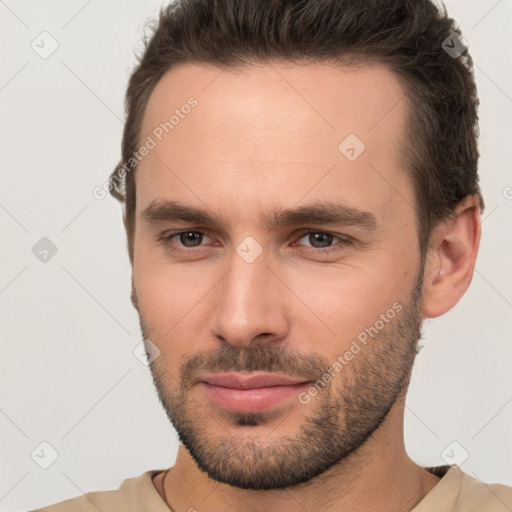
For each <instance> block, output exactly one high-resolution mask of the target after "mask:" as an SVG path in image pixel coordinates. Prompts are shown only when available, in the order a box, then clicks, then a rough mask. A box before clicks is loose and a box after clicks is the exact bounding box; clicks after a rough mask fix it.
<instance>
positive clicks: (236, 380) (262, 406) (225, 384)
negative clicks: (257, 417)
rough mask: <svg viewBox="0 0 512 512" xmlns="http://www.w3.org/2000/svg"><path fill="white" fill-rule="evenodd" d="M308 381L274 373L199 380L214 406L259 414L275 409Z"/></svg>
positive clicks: (294, 395) (212, 375)
mask: <svg viewBox="0 0 512 512" xmlns="http://www.w3.org/2000/svg"><path fill="white" fill-rule="evenodd" d="M310 382H311V381H304V380H303V379H294V378H291V377H287V376H284V375H278V374H275V373H265V374H263V373H260V374H242V373H217V374H211V375H205V376H203V377H201V379H200V384H201V386H202V388H203V389H204V391H205V393H206V395H207V396H208V397H209V398H210V400H211V401H212V402H213V403H215V404H216V405H218V406H220V407H223V408H224V409H229V410H231V411H238V412H259V411H264V410H267V409H270V408H272V407H275V406H276V405H278V404H280V403H281V402H283V401H284V400H287V399H288V400H289V399H290V398H292V397H296V396H297V394H298V393H299V392H300V391H301V390H302V389H303V388H305V387H306V386H308V385H309V384H310Z"/></svg>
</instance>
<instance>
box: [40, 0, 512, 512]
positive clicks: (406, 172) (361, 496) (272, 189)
mask: <svg viewBox="0 0 512 512" xmlns="http://www.w3.org/2000/svg"><path fill="white" fill-rule="evenodd" d="M126 105H127V120H126V126H125V132H124V138H123V146H122V154H123V158H122V160H121V162H120V164H119V165H118V166H117V168H116V169H115V171H114V172H113V174H112V176H111V179H110V187H109V188H111V191H112V194H113V195H114V196H115V197H117V198H118V199H120V200H121V201H122V202H123V204H124V222H125V227H126V231H127V237H128V249H129V255H130V261H131V263H132V266H133V277H132V302H133V304H134V307H135V308H136V309H137V311H138V313H139V318H140V323H141V330H142V334H143V337H144V342H145V346H146V350H147V355H148V358H149V361H150V362H151V371H152V375H153V379H154V382H155V385H156V388H157V391H158V394H159V397H160V400H161V402H162V405H163V406H164V408H165V410H166V412H167V414H168V416H169V419H170V420H171V421H172V423H173V425H174V427H175V428H176V430H177V432H178V435H179V438H180V441H181V445H180V448H179V451H178V456H177V459H176V462H175V464H174V466H172V468H170V469H168V470H165V471H164V470H154V471H148V472H146V473H144V474H143V475H141V476H139V477H136V478H131V479H128V480H125V481H124V482H123V483H122V484H121V486H120V488H119V489H118V490H117V491H103V492H93V493H87V494H86V495H85V496H82V497H78V498H75V499H72V500H68V501H66V502H62V503H60V504H56V505H54V506H50V507H47V508H44V509H40V510H42V511H64V510H70V511H71V510H72V511H78V510H84V511H89V510H98V509H99V510H103V511H105V512H107V511H108V512H113V511H123V512H128V511H135V510H144V511H163V510H172V511H176V512H178V511H193V510H197V511H199V512H209V511H214V512H228V511H238V510H265V511H276V510H279V511H280V512H286V511H299V510H301V511H302V510H308V511H316V510H322V511H334V510H336V511H349V510H350V511H353V510H358V511H366V510H367V511H375V510H380V511H395V512H396V511H412V510H414V511H415V512H427V511H428V512H431V511H436V512H440V511H452V510H460V511H462V510H464V511H466V510H474V511H486V512H488V511H491V510H492V511H504V510H510V508H511V507H512V490H511V489H510V488H508V487H506V486H503V485H498V484H492V485H487V484H484V483H481V482H479V481H477V480H476V479H474V478H472V477H470V476H469V475H467V474H465V473H463V472H462V471H461V470H460V469H459V468H458V467H457V466H453V467H450V466H441V467H437V468H424V467H421V466H419V465H417V464H416V463H415V462H414V461H412V460H411V459H410V458H409V456H408V455H407V453H406V451H405V447H404V439H403V417H404V406H405V396H406V392H407V387H408V384H409V380H410V375H411V370H412V367H413V362H414V359H415V356H416V354H417V350H418V340H419V339H420V336H421V325H422V321H423V320H424V319H425V318H434V317H437V316H440V315H442V314H444V313H446V312H447V311H449V310H450V309H451V308H452V307H453V306H454V305H455V304H456V303H457V302H458V301H459V299H460V298H461V297H462V295H463V294H464V293H465V291H466V290H467V288H468V286H469V284H470V282H471V279H472V275H473V268H474V264H475V260H476V257H477V251H478V246H479V242H480V232H481V228H480V218H481V211H482V209H483V200H482V196H481V193H480V189H479V186H478V176H477V161H478V150H477V135H476V134H477V105H478V99H477V97H476V89H475V84H474V80H473V75H472V62H471V58H470V56H469V54H468V52H467V49H466V48H465V47H464V45H463V39H462V38H461V37H460V34H459V33H458V32H457V31H456V30H455V28H454V23H453V20H451V19H450V18H448V17H447V15H446V13H445V12H440V11H438V8H437V7H435V6H434V5H433V4H432V3H431V2H430V1H429V0H400V1H397V0H384V1H382V0H381V1H377V0H370V1H367V2H360V1H359V0H259V1H258V2H256V1H255V0H208V1H204V0H183V1H181V2H177V3H176V4H173V5H171V6H169V7H168V8H167V9H165V10H163V11H162V12H161V15H160V20H159V24H158V26H157V28H156V30H155V32H154V34H153V35H152V37H151V39H150V40H149V42H148V44H147V48H146V50H145V53H144V55H143V57H142V59H141V62H140V63H139V65H138V67H137V69H136V70H135V71H134V73H133V75H132V77H131V79H130V83H129V87H128V91H127V98H126Z"/></svg>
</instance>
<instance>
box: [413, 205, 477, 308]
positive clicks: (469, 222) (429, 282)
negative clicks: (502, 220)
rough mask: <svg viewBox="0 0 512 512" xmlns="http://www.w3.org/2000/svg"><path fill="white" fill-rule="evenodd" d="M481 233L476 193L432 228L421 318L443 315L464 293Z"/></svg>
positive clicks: (469, 278)
mask: <svg viewBox="0 0 512 512" xmlns="http://www.w3.org/2000/svg"><path fill="white" fill-rule="evenodd" d="M480 235H481V211H480V202H479V199H478V196H477V195H471V196H467V197H466V198H465V199H464V200H463V201H462V202H461V203H460V204H459V206H458V207H457V208H456V210H455V212H454V214H453V216H451V217H450V218H449V219H448V220H446V221H443V222H441V223H440V224H439V225H438V226H437V227H436V228H435V229H434V232H433V233H432V238H431V244H430V246H429V249H428V252H427V257H426V263H425V277H424V281H423V287H424V299H423V305H422V315H423V318H435V317H437V316H440V315H443V314H444V313H446V312H447V311H449V310H450V309H452V308H453V306H455V304H457V302H458V301H459V299H460V298H461V297H462V296H463V295H464V293H465V292H466V290H467V289H468V287H469V284H470V283H471V279H472V278H473V270H474V267H475V261H476V257H477V253H478V247H479V245H480Z"/></svg>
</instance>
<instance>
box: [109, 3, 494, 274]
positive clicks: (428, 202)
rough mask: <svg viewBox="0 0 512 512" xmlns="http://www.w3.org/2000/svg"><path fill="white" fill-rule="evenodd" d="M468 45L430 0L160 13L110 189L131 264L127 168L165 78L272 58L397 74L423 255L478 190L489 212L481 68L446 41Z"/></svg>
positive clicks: (131, 93)
mask: <svg viewBox="0 0 512 512" xmlns="http://www.w3.org/2000/svg"><path fill="white" fill-rule="evenodd" d="M454 38H455V39H454ZM462 41H463V40H462V38H461V35H460V31H459V29H458V28H457V27H456V26H455V22H454V20H453V19H452V18H449V17H448V16H447V13H446V8H445V7H444V5H441V6H440V7H438V6H436V5H434V3H433V2H432V1H431V0H364V1H362V0H177V1H176V2H175V3H172V4H170V5H168V6H167V7H165V8H161V9H160V15H159V19H158V21H157V23H156V25H155V26H154V27H153V28H152V30H151V35H150V36H148V35H146V36H145V38H144V50H143V52H142V55H141V56H140V57H139V59H138V63H137V65H136V68H135V70H134V71H133V73H132V75H131V77H130V80H129V84H128V88H127V92H126V98H125V110H126V123H125V127H124V133H123V140H122V159H121V162H120V163H119V164H118V165H117V166H116V168H115V169H114V171H113V172H112V174H111V175H110V180H109V183H110V193H111V194H112V195H113V196H114V197H115V198H117V199H119V200H120V201H121V202H123V203H124V208H125V212H124V216H125V223H126V231H127V239H128V252H129V256H130V261H131V262H132V264H133V241H134V230H135V201H136V193H135V192H136V191H135V172H136V166H135V167H134V168H133V169H132V170H131V172H126V165H125V164H123V162H127V161H128V160H129V159H130V157H131V156H132V155H133V154H134V152H135V151H136V150H137V148H138V145H139V139H140V135H141V133H140V132H141V126H142V120H143V116H144V111H145V108H146V105H147V103H148V99H149V96H150V95H151V92H152V91H153V89H154V87H155V85H156V84H157V82H158V81H159V80H160V79H161V78H162V76H163V75H164V73H166V72H167V71H168V70H169V69H171V68H172V67H173V66H175V65H176V64H179V63H187V62H195V63H205V64H213V65H217V66H219V67H220V68H234V67H237V66H243V65H250V64H251V63H255V62H258V63H260V62H261V63H264V62H268V61H271V60H286V61H290V62H296V61H311V62H331V63H332V62H335V63H336V62H338V63H341V64H347V63H348V64H350V63H355V62H357V61H359V62H366V61H372V60H373V61H377V62H381V63H384V64H386V65H388V66H389V68H390V69H391V70H392V71H394V72H395V73H396V75H397V76H398V77H399V79H400V80H401V83H402V84H403V85H404V89H405V90H406V95H407V98H408V104H409V109H408V119H407V122H406V132H407V144H406V147H404V148H402V150H401V154H402V156H403V158H405V162H406V163H407V166H408V168H409V169H410V178H411V182H412V184H413V187H414V191H415V198H416V203H417V205H418V211H417V212H416V220H417V231H418V237H419V243H420V248H421V255H422V259H423V257H424V255H425V253H426V250H427V248H428V244H429V241H430V235H431V233H432V230H433V228H434V227H435V226H436V225H437V224H438V223H439V222H440V221H442V220H444V219H446V218H448V217H449V216H450V215H451V214H452V213H453V211H454V209H455V207H456V206H457V205H458V204H459V203H460V202H461V201H462V200H463V199H464V198H465V197H466V196H467V195H470V194H477V195H478V198H479V200H480V207H481V209H482V210H483V208H484V201H483V198H482V194H481V192H480V187H479V184H478V172H477V166H478V157H479V153H478V146H477V139H478V114H477V108H478V104H479V101H478V96H477V90H476V85H475V81H474V76H473V63H472V59H471V56H470V55H469V53H468V51H467V48H465V47H464V48H462V51H460V52H459V55H457V54H456V55H454V54H453V53H452V54H450V53H449V52H448V51H445V49H446V46H445V45H446V44H447V42H448V47H449V48H450V47H454V45H455V42H457V43H458V44H459V43H461V42H462ZM344 59H345V60H344ZM347 59H348V62H347ZM123 165H125V172H124V173H122V177H123V179H122V180H120V174H119V169H120V168H121V166H123ZM116 182H117V183H116ZM113 184H115V186H112V185H113Z"/></svg>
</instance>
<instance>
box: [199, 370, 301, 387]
mask: <svg viewBox="0 0 512 512" xmlns="http://www.w3.org/2000/svg"><path fill="white" fill-rule="evenodd" d="M200 380H201V381H203V382H207V383H208V384H213V385H214V386H222V387H225V388H235V389H255V388H266V387H270V386H291V385H293V384H299V383H304V382H307V381H305V380H304V379H294V378H292V377H287V376H285V375H278V374H276V373H259V374H252V375H244V374H241V373H215V374H211V375H205V376H204V377H201V379H200Z"/></svg>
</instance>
